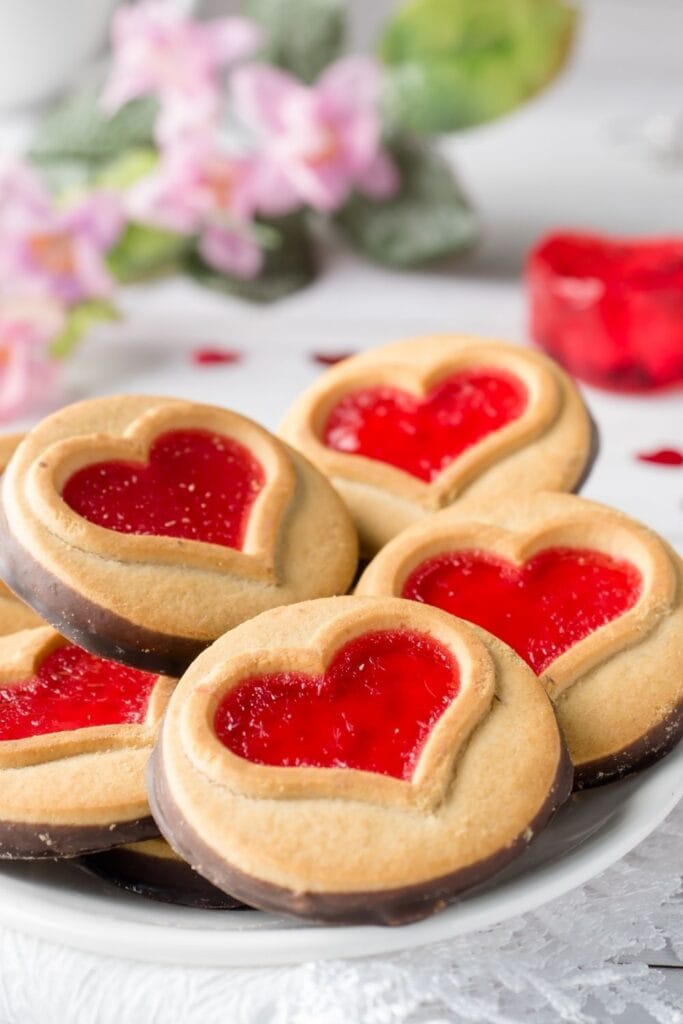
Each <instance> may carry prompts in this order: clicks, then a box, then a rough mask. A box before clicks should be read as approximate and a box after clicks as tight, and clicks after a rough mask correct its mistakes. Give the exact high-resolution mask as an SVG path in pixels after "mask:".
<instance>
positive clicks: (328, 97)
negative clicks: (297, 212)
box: [232, 57, 398, 211]
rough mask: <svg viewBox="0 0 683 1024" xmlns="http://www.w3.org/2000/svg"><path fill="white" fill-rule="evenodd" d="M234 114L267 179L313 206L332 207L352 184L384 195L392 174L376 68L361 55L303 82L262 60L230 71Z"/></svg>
mask: <svg viewBox="0 0 683 1024" xmlns="http://www.w3.org/2000/svg"><path fill="white" fill-rule="evenodd" d="M232 87H233V94H234V98H235V106H236V110H237V113H238V114H239V116H240V117H241V118H242V120H243V121H245V123H246V124H247V125H248V126H249V127H251V128H252V129H253V130H254V131H255V132H256V133H257V134H258V135H259V136H260V139H261V142H262V145H263V147H264V152H265V156H266V157H267V158H268V160H269V161H270V164H271V171H270V174H271V180H272V186H273V187H274V188H275V190H276V191H277V192H279V193H280V194H281V195H282V196H284V195H285V194H286V192H287V190H289V191H290V192H292V191H293V192H294V193H296V195H298V196H299V198H300V199H301V200H303V201H304V202H306V203H309V204H310V205H311V206H314V207H316V208H317V209H319V210H324V211H330V210H335V209H338V208H339V207H340V206H341V205H342V204H343V203H344V202H345V201H346V199H347V198H348V196H349V194H350V192H351V190H352V189H354V188H357V189H359V190H360V191H362V192H364V193H366V194H368V195H371V196H373V197H375V198H378V199H379V198H386V197H388V196H390V195H392V194H393V193H394V192H395V191H396V189H397V187H398V174H397V171H396V168H395V166H394V164H393V162H392V161H391V159H390V157H389V156H388V155H387V153H385V152H384V150H383V149H382V147H381V123H380V118H379V111H378V99H379V89H380V74H379V70H378V68H377V66H376V64H375V63H374V62H373V61H371V60H370V59H368V58H365V57H348V58H345V59H344V60H340V61H337V62H336V63H335V64H332V65H331V66H330V67H329V68H328V69H327V70H326V71H325V72H324V73H323V74H322V76H321V77H320V78H319V80H318V81H317V83H316V84H315V86H312V87H306V86H305V85H302V84H301V82H299V81H297V80H296V79H295V78H293V77H292V76H291V75H289V74H287V73H286V72H284V71H278V70H277V69H276V68H273V67H270V66H268V65H265V64H252V65H248V66H246V67H243V68H239V69H238V70H237V71H236V72H234V74H233V77H232Z"/></svg>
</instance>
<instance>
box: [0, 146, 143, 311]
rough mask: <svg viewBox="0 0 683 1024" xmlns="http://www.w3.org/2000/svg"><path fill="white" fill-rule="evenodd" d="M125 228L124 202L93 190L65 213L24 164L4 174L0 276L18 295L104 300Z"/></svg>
mask: <svg viewBox="0 0 683 1024" xmlns="http://www.w3.org/2000/svg"><path fill="white" fill-rule="evenodd" d="M122 227H123V215H122V211H121V203H120V199H119V198H118V197H117V196H116V195H115V194H114V193H109V192H92V193H91V194H90V195H88V196H86V197H85V198H84V199H82V200H81V201H80V202H78V203H76V204H73V205H71V206H69V207H65V208H64V209H62V208H59V207H55V206H53V205H52V203H51V200H50V197H49V195H48V193H47V192H46V191H45V190H44V189H43V188H42V186H41V185H40V183H39V182H38V180H37V179H35V178H34V176H32V175H31V174H30V172H29V173H27V169H26V168H24V167H22V166H21V165H17V166H16V167H15V169H14V170H13V171H6V172H5V175H4V179H3V178H2V176H0V275H2V283H3V285H4V286H5V288H6V289H10V290H12V291H13V292H14V293H17V294H24V293H26V292H27V291H29V292H35V291H38V292H40V293H43V294H49V295H52V296H53V297H55V298H56V299H58V300H59V301H61V302H65V303H68V304H73V303H76V302H80V301H81V300H83V299H87V298H103V297H106V296H109V295H110V294H111V292H112V288H113V282H112V279H111V276H110V274H109V271H108V270H107V267H106V263H105V256H106V252H107V250H108V249H109V248H110V247H111V246H112V245H113V243H114V241H115V240H116V238H117V237H118V235H119V233H120V231H121V229H122Z"/></svg>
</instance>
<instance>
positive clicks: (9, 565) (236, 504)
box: [0, 395, 357, 674]
mask: <svg viewBox="0 0 683 1024" xmlns="http://www.w3.org/2000/svg"><path fill="white" fill-rule="evenodd" d="M2 506H3V511H4V525H3V527H2V535H1V544H0V548H1V550H0V560H1V562H2V571H3V575H4V578H5V579H6V581H7V582H8V583H9V585H10V586H11V587H12V589H13V590H14V591H16V593H17V594H19V595H20V596H21V597H23V598H25V600H26V601H27V602H28V603H29V604H31V605H32V607H33V608H35V610H36V611H37V612H38V613H39V614H40V615H42V616H43V617H44V618H45V619H47V620H48V621H49V622H50V623H52V625H54V626H55V628H57V629H59V630H60V632H61V633H63V634H65V635H66V636H68V637H69V638H70V639H72V640H73V641H74V642H75V643H78V644H79V645H80V646H82V647H84V648H86V649H87V650H90V651H92V652H94V653H96V654H101V655H103V656H104V657H112V658H116V659H117V660H119V661H122V662H125V663H127V664H130V665H133V666H135V667H138V668H142V669H147V670H151V671H159V672H167V673H168V674H178V672H179V670H180V669H183V668H184V667H186V666H187V665H188V664H189V663H190V661H191V660H192V659H193V658H194V657H195V656H196V654H197V653H198V652H199V651H200V650H202V649H203V648H204V647H206V646H208V644H209V643H211V641H212V640H214V639H215V638H216V637H217V636H219V635H220V634H221V633H224V632H225V631H226V630H227V629H230V628H232V627H233V626H235V625H236V624H238V623H240V622H242V621H244V620H245V619H248V618H250V617H252V616H253V615H256V614H258V613H259V612H262V611H264V610H265V609H267V608H270V607H272V606H273V605H280V604H289V603H291V602H294V601H297V600H301V599H302V598H307V597H312V596H318V595H327V594H334V593H337V592H343V591H344V590H346V588H347V586H348V584H349V582H350V581H351V579H352V577H353V573H354V569H355V566H356V560H357V542H356V536H355V532H354V530H353V526H352V523H351V520H350V517H349V515H348V512H347V511H346V509H345V508H344V506H343V504H342V502H341V501H340V499H339V497H338V496H337V494H336V493H335V492H334V490H333V488H332V487H331V486H330V484H329V483H328V482H327V480H326V479H325V478H324V477H323V476H322V475H321V474H320V473H319V472H318V471H317V470H316V469H314V468H313V466H311V465H310V464H309V463H308V462H307V461H306V460H305V459H304V458H302V456H301V455H299V454H298V453H297V452H294V451H292V450H291V449H289V448H288V447H287V446H286V445H284V444H283V443H282V442H281V441H279V440H278V439H277V438H274V437H273V436H272V435H271V434H269V433H268V432H267V431H266V430H264V429H262V428H261V427H259V426H257V425H256V424H255V423H253V422H251V421H250V420H247V419H245V418H244V417H242V416H238V415H237V414H236V413H233V412H229V411H227V410H225V409H218V408H214V407H213V406H206V405H198V404H195V403H193V402H186V401H179V400H175V399H164V398H150V397H144V396H137V395H136V396H121V397H116V398H100V399H94V400H91V401H86V402H81V403H78V404H76V405H72V406H70V407H68V408H66V409H63V410H61V411H60V412H58V413H55V414H54V415H52V416H50V417H48V419H46V420H44V421H43V422H42V423H40V424H39V425H38V426H37V427H36V428H35V429H34V430H32V431H31V432H30V433H29V434H28V435H27V436H26V438H25V440H24V441H23V442H22V444H21V445H20V446H19V448H18V450H17V452H16V453H15V455H14V457H13V458H12V460H11V462H10V465H9V466H8V468H7V470H6V473H5V476H4V480H3V484H2Z"/></svg>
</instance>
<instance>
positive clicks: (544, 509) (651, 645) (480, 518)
mask: <svg viewBox="0 0 683 1024" xmlns="http://www.w3.org/2000/svg"><path fill="white" fill-rule="evenodd" d="M681 570H682V563H681V560H680V558H679V557H678V555H677V554H676V553H675V552H674V551H672V550H671V549H670V548H669V547H668V546H667V545H666V544H665V543H664V542H663V541H662V540H661V539H660V538H659V537H657V536H656V535H655V534H654V533H652V532H651V531H650V530H648V529H646V527H644V526H641V525H640V524H639V523H636V522H634V521H633V520H632V519H629V518H627V517H626V516H625V515H622V514H621V513H620V512H615V511H614V510H613V509H610V508H606V507H605V506H603V505H597V504H594V503H593V502H589V501H585V500H584V499H583V498H577V497H574V496H572V495H567V494H547V493H539V494H526V495H521V494H515V495H510V496H509V497H508V498H507V499H506V500H497V501H495V502H486V503H485V502H475V501H468V502H465V503H463V504H462V505H460V506H454V507H453V508H452V509H447V510H445V511H443V512H440V513H439V514H438V515H436V516H433V517H432V518H431V519H429V520H425V521H424V522H422V523H418V524H417V525H416V526H413V527H411V528H410V529H409V530H406V531H405V533H403V534H401V535H400V536H399V537H397V538H396V539H395V540H394V541H392V543H391V544H389V545H388V546H387V547H386V548H385V549H384V550H383V551H381V552H380V553H379V555H377V557H376V558H375V559H374V561H373V562H372V563H371V564H370V566H369V568H368V569H366V571H365V573H364V575H363V577H362V578H361V581H360V583H359V585H358V588H357V592H358V593H359V594H365V595H367V594H374V595H398V596H402V597H408V598H412V599H413V600H416V601H421V602H424V603H426V604H430V605H435V606H438V607H439V608H443V609H445V610H446V611H449V612H451V613H452V614H453V615H457V616H460V617H462V618H464V619H469V620H470V621H472V622H475V623H476V624H477V625H479V626H482V627H483V628H484V629H488V630H489V631H490V632H492V633H494V634H495V635H496V636H499V637H500V638H501V639H502V640H504V641H505V642H506V643H508V644H510V646H511V647H513V648H514V649H515V650H516V651H517V652H518V654H520V655H521V656H522V657H523V658H524V659H525V660H526V661H527V663H528V664H529V665H530V666H531V667H532V668H533V669H534V671H535V672H537V673H538V675H539V676H540V678H541V681H542V682H543V684H544V686H545V688H546V690H547V692H548V694H549V696H550V698H551V699H552V701H553V702H554V705H555V710H556V712H557V716H558V719H559V722H560V725H561V728H562V731H563V733H564V736H565V739H566V741H567V744H568V747H569V752H570V754H571V756H572V760H573V762H574V768H575V773H576V782H577V785H579V786H590V785H596V784H598V783H602V782H609V781H611V780H612V779H614V778H618V777H619V776H621V775H624V774H626V773H627V772H630V771H633V770H634V769H636V768H640V767H643V766H644V765H646V764H648V763H650V762H652V761H654V760H656V759H657V758H659V757H661V756H662V755H663V754H666V753H667V752H668V751H669V750H670V749H671V748H672V747H673V746H674V745H675V743H676V742H677V741H678V739H679V738H680V736H681V733H682V732H683V573H682V571H681Z"/></svg>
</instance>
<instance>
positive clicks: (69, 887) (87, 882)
mask: <svg viewBox="0 0 683 1024" xmlns="http://www.w3.org/2000/svg"><path fill="white" fill-rule="evenodd" d="M682 797H683V745H681V746H679V748H678V749H677V750H676V751H674V753H672V754H670V755H669V757H667V758H665V759H664V760H663V761H660V763H659V764H657V765H655V766H654V767H653V768H650V769H648V770H647V771H645V772H642V773H641V774H640V775H638V776H633V777H631V778H630V779H626V780H624V781H623V782H619V783H614V784H613V785H611V786H605V787H603V788H602V789H596V790H593V791H589V792H587V793H583V794H581V795H578V796H575V797H574V798H572V800H571V801H570V802H569V804H568V805H567V806H565V807H564V808H563V809H562V810H561V811H560V812H559V814H558V815H557V817H556V818H555V819H554V821H553V822H552V823H551V824H550V826H549V827H548V828H547V829H546V830H545V831H544V832H543V833H541V835H540V836H539V837H538V839H537V840H536V841H535V842H534V843H533V844H532V846H531V847H530V848H529V849H528V850H527V852H526V853H525V854H523V855H522V856H521V857H520V858H519V859H518V860H517V861H515V863H514V864H512V865H510V867H509V868H507V869H506V870H505V871H504V872H502V873H501V874H500V875H498V876H497V878H496V879H494V880H492V881H491V882H489V883H488V884H487V885H486V886H482V887H480V888H479V889H478V890H476V891H475V892H472V893H470V894H469V895H468V896H465V897H464V898H462V899H461V900H459V901H458V902H457V903H455V904H453V906H451V907H449V908H448V909H447V910H445V911H443V912H442V913H441V914H437V915H435V916H434V917H431V918H428V919H427V920H426V921H420V922H419V923H418V924H412V925H406V926H404V927H400V928H375V927H352V928H333V927H327V926H317V925H307V924H301V923H298V922H293V921H289V920H285V919H284V918H278V917H274V916H272V915H270V914H261V913H258V912H257V911H230V910H224V911H212V910H191V909H188V908H184V907H170V906H166V905H164V904H160V903H152V902H151V901H149V900H145V899H143V898H141V897H137V896H131V895H128V894H126V893H122V892H120V891H119V890H118V889H114V888H113V887H110V886H108V885H106V884H105V883H102V882H99V881H98V880H96V879H93V878H90V877H89V876H86V875H85V874H83V873H82V872H80V871H79V870H78V868H76V867H73V866H71V865H68V864H41V863H35V864H7V865H3V866H2V867H0V922H2V923H3V924H5V925H8V926H9V927H12V928H18V929H20V930H22V931H27V932H31V933H33V934H34V935H38V936H41V937H42V938H45V939H51V940H52V941H55V942H63V943H66V944H67V945H70V946H76V947H78V948H80V949H84V950H87V951H88V952H91V953H105V954H109V955H110V956H117V955H118V956H122V957H127V958H135V959H137V960H152V961H155V962H164V963H174V964H184V965H197V966H205V967H207V966H237V965H246V964H249V965H263V964H289V963H296V962H298V961H303V960H312V959H321V958H331V957H357V956H371V955H374V954H378V953H391V952H395V951H396V950H400V949H407V948H409V947H412V946H421V945H425V944H426V943H429V942H436V941H438V940H441V939H448V938H451V937H453V936H455V935H462V934H463V933H465V932H470V931H477V930H479V929H481V928H486V927H488V926H489V925H492V924H496V923H497V922H498V921H504V920H505V919H506V918H509V917H513V916H514V915H515V914H523V913H525V912H526V911H528V910H533V909H534V908H536V907H538V906H540V905H541V904H543V903H547V902H548V900H552V899H554V898H555V897H556V896H561V895H562V894H563V893H565V892H568V891H569V890H570V889H573V888H574V887H575V886H577V885H581V884H582V883H584V882H586V881H587V880H588V879H590V878H593V877H594V876H595V875H597V874H598V873H599V872H600V871H603V870H604V869H605V868H606V867H609V865H610V864H613V863H614V862H615V861H616V860H618V859H619V858H620V857H623V856H624V854H625V853H628V851H629V850H631V849H632V848H633V847H634V846H636V845H637V844H638V843H639V842H641V841H642V840H643V839H644V838H645V837H646V836H647V835H649V833H650V832H652V830H653V829H654V828H656V827H657V825H658V824H659V823H660V822H661V821H662V820H663V819H664V818H665V817H666V815H667V814H668V813H669V811H670V810H671V809H672V808H673V807H674V806H675V805H676V803H677V802H678V800H679V799H681V798H682Z"/></svg>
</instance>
